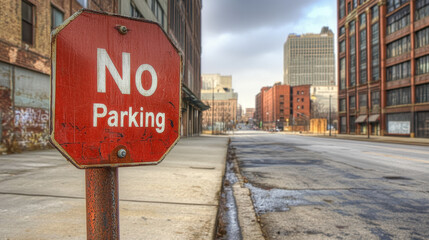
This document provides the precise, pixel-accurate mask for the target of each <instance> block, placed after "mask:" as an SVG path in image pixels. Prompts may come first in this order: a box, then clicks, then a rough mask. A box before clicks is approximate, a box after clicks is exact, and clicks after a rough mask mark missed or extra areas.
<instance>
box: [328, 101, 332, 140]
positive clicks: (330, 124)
mask: <svg viewBox="0 0 429 240" xmlns="http://www.w3.org/2000/svg"><path fill="white" fill-rule="evenodd" d="M328 117H329V136H331V129H332V123H331V121H332V120H331V95H329V116H328Z"/></svg>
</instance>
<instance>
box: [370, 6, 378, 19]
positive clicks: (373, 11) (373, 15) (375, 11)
mask: <svg viewBox="0 0 429 240" xmlns="http://www.w3.org/2000/svg"><path fill="white" fill-rule="evenodd" d="M376 18H378V4H375V6H374V7H372V8H371V19H372V20H374V19H376Z"/></svg>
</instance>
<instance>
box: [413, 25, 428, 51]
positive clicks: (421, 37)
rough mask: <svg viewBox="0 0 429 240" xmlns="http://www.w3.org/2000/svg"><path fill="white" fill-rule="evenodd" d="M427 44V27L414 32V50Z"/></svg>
mask: <svg viewBox="0 0 429 240" xmlns="http://www.w3.org/2000/svg"><path fill="white" fill-rule="evenodd" d="M428 44H429V27H427V28H424V29H422V30H420V31H418V32H416V48H420V47H423V46H426V45H428Z"/></svg>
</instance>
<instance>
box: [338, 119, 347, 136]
mask: <svg viewBox="0 0 429 240" xmlns="http://www.w3.org/2000/svg"><path fill="white" fill-rule="evenodd" d="M340 119H341V120H340V122H341V125H340V132H341V133H346V132H347V117H341V118H340Z"/></svg>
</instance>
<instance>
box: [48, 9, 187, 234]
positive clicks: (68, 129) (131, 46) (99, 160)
mask: <svg viewBox="0 0 429 240" xmlns="http://www.w3.org/2000/svg"><path fill="white" fill-rule="evenodd" d="M51 44H52V52H51V54H52V56H51V57H52V72H51V111H50V117H51V121H50V134H51V138H50V141H51V143H52V145H54V146H55V148H57V149H58V151H59V152H61V154H63V156H64V157H65V158H66V159H67V160H69V161H70V162H71V163H72V164H73V165H75V166H76V167H77V168H80V169H85V178H86V209H87V238H88V239H119V196H118V167H121V166H138V165H151V164H152V165H153V164H158V163H160V162H161V161H162V160H163V159H164V157H165V156H166V154H167V153H168V152H169V151H170V150H171V149H172V148H173V146H174V145H175V144H176V143H177V142H178V140H179V137H180V134H179V133H180V126H181V123H180V118H181V115H180V114H181V102H180V101H181V70H182V68H181V64H182V63H181V56H180V54H179V51H178V50H177V48H175V47H174V44H172V42H171V41H170V39H169V38H168V36H167V35H166V33H165V32H164V31H163V30H162V28H161V27H160V26H159V25H158V24H156V23H153V22H149V21H144V20H139V19H134V18H127V17H123V16H118V15H112V14H107V13H100V12H95V11H91V10H80V11H78V12H77V13H76V14H74V15H73V16H71V17H70V18H69V19H67V20H66V21H65V22H64V23H63V24H62V25H61V26H60V27H58V28H57V29H56V30H55V31H54V32H53V34H52V40H51Z"/></svg>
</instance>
